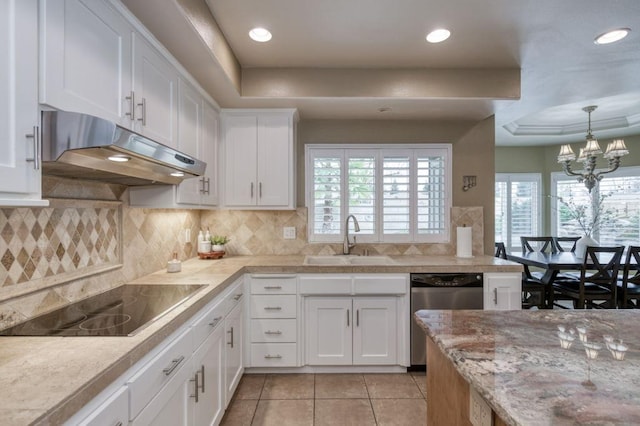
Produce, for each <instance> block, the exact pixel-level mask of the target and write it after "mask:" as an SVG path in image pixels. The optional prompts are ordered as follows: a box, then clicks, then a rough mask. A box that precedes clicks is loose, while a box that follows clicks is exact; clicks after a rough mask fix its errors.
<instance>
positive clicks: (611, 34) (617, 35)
mask: <svg viewBox="0 0 640 426" xmlns="http://www.w3.org/2000/svg"><path fill="white" fill-rule="evenodd" d="M629 32H631V29H629V28H618V29H617V30H613V31H608V32H606V33H604V34H600V35H599V36H598V37H596V39H595V40H594V43H595V44H609V43H615V42H616V41H619V40H622V39H623V38H625V37H626V36H627V34H629Z"/></svg>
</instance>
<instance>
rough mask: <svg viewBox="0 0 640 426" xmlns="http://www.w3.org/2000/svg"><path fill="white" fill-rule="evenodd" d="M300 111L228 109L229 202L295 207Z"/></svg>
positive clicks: (226, 168)
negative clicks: (298, 113)
mask: <svg viewBox="0 0 640 426" xmlns="http://www.w3.org/2000/svg"><path fill="white" fill-rule="evenodd" d="M296 120H297V113H296V111H295V110H224V111H223V114H222V122H223V128H224V130H223V134H224V139H223V147H224V148H223V149H224V157H223V158H224V161H223V165H224V178H223V180H224V183H223V185H224V204H225V206H227V207H234V208H269V209H294V208H295V207H296V202H295V180H296V176H295V161H296V157H295V148H296V146H295V145H296V140H295V136H296V135H295V131H296V128H295V126H296Z"/></svg>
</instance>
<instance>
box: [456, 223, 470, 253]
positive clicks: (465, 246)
mask: <svg viewBox="0 0 640 426" xmlns="http://www.w3.org/2000/svg"><path fill="white" fill-rule="evenodd" d="M471 249H472V242H471V227H470V226H458V240H457V249H456V250H457V252H456V255H457V256H458V257H473V255H472V254H471V253H472V251H471Z"/></svg>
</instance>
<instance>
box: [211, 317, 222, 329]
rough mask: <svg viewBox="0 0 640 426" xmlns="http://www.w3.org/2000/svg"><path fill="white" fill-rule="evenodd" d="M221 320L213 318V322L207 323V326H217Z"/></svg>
mask: <svg viewBox="0 0 640 426" xmlns="http://www.w3.org/2000/svg"><path fill="white" fill-rule="evenodd" d="M221 319H222V317H215V318H214V319H213V321H211V322H210V323H209V325H210V326H211V327H215V326H216V325H218V323H219V322H220V320H221Z"/></svg>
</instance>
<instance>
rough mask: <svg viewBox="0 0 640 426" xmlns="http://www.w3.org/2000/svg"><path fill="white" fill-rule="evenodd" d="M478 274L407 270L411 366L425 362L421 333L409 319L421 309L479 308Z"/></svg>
mask: <svg viewBox="0 0 640 426" xmlns="http://www.w3.org/2000/svg"><path fill="white" fill-rule="evenodd" d="M482 298H483V294H482V274H479V273H471V274H461V273H460V274H458V273H443V274H417V273H416V274H411V312H410V313H411V318H410V321H411V369H412V370H422V369H424V368H425V365H426V362H427V354H426V344H425V333H424V330H423V329H422V328H420V326H419V325H418V324H417V323H416V322H415V320H414V319H413V314H414V313H415V312H416V311H419V310H421V309H482V307H483V303H482Z"/></svg>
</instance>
